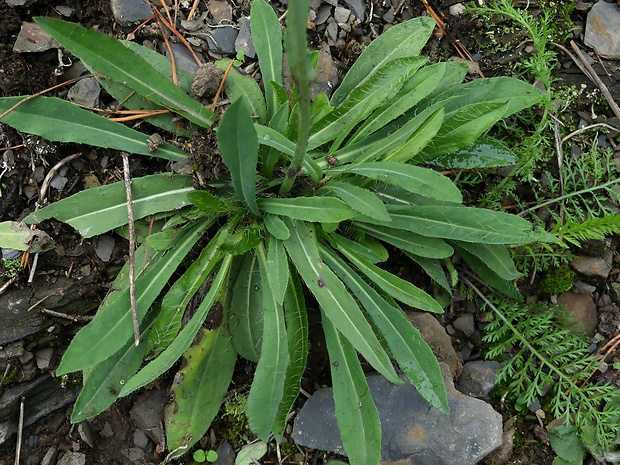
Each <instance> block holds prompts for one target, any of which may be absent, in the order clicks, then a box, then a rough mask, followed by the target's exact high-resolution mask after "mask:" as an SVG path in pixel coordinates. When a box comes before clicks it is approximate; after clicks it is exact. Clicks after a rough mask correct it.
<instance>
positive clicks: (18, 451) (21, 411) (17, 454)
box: [15, 397, 26, 465]
mask: <svg viewBox="0 0 620 465" xmlns="http://www.w3.org/2000/svg"><path fill="white" fill-rule="evenodd" d="M25 402H26V398H25V397H22V398H21V402H20V404H19V424H18V426H17V445H16V446H15V465H19V459H20V455H21V451H22V435H23V433H24V403H25Z"/></svg>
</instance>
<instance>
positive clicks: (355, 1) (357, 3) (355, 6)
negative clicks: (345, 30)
mask: <svg viewBox="0 0 620 465" xmlns="http://www.w3.org/2000/svg"><path fill="white" fill-rule="evenodd" d="M344 2H345V3H346V4H347V5H348V6H349V8H351V10H353V13H354V14H355V16H357V18H358V19H359V20H360V21H364V16H365V14H366V7H365V6H364V3H365V2H362V0H345V1H344Z"/></svg>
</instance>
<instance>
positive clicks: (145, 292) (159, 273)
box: [57, 220, 210, 387]
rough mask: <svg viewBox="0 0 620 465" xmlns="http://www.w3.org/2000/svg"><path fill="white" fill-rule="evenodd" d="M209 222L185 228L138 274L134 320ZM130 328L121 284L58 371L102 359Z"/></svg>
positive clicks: (115, 348) (73, 343)
mask: <svg viewBox="0 0 620 465" xmlns="http://www.w3.org/2000/svg"><path fill="white" fill-rule="evenodd" d="M209 224H210V222H209V221H207V220H203V221H201V222H198V223H196V224H195V225H193V226H192V227H191V228H188V230H187V232H186V233H185V234H183V236H181V237H180V238H179V240H178V242H177V244H175V246H174V247H173V248H172V249H171V250H170V251H168V252H166V253H165V255H163V257H162V258H161V259H159V260H158V261H157V262H156V263H155V265H154V266H153V267H152V268H151V269H150V270H149V271H147V272H145V273H144V274H142V275H141V276H140V277H138V279H137V280H136V300H137V304H138V311H137V313H138V321H142V319H143V318H144V315H145V314H146V312H147V310H148V309H149V308H150V307H151V304H152V303H153V301H154V300H155V298H156V297H157V296H158V295H159V293H160V292H161V290H162V289H163V287H164V286H165V285H166V284H167V283H168V280H169V279H170V276H172V274H173V273H174V271H175V270H176V268H177V267H178V266H179V264H180V263H181V261H182V260H183V259H184V258H185V256H186V255H187V253H188V252H189V251H190V250H191V248H192V247H193V246H194V244H195V243H196V241H198V239H199V238H200V236H201V235H202V233H203V232H204V230H205V229H206V228H207V227H208V225H209ZM132 328H133V325H132V314H131V306H130V304H129V289H128V288H125V289H123V290H122V291H120V292H119V293H118V295H117V297H116V298H115V299H113V300H111V301H105V302H104V303H103V304H102V305H101V307H99V310H98V311H97V314H96V315H95V318H93V320H92V321H91V322H90V323H88V324H87V325H86V326H84V327H83V328H82V329H81V330H80V331H79V332H78V333H77V334H76V335H75V336H74V337H73V340H72V341H71V344H70V345H69V348H68V349H67V351H66V352H65V354H64V356H63V358H62V361H61V362H60V366H59V367H58V369H57V373H58V375H59V376H60V375H62V374H65V373H71V372H74V371H79V370H83V369H85V368H88V367H91V366H93V365H96V364H98V363H100V362H102V361H103V360H105V359H106V358H108V357H109V356H111V355H113V354H114V353H116V352H117V351H118V350H119V349H120V348H121V347H123V346H124V345H125V343H126V342H127V341H128V340H129V339H130V338H131V337H132V334H133V329H132ZM125 387H126V386H125Z"/></svg>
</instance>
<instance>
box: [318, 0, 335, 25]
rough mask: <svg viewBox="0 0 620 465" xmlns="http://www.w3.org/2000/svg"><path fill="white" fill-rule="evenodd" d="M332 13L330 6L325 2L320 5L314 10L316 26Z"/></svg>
mask: <svg viewBox="0 0 620 465" xmlns="http://www.w3.org/2000/svg"><path fill="white" fill-rule="evenodd" d="M331 14H332V7H331V6H330V5H328V4H326V3H324V4H323V5H321V6H320V8H319V9H318V10H317V12H316V18H315V22H316V24H317V26H318V25H319V24H323V23H324V22H325V21H327V19H328V18H329V17H330V16H331Z"/></svg>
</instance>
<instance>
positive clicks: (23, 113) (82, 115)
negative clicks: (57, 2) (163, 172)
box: [0, 18, 187, 161]
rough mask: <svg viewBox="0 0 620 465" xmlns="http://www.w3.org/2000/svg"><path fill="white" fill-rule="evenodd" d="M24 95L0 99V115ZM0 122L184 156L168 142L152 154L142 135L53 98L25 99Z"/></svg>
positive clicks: (57, 137) (60, 137)
mask: <svg viewBox="0 0 620 465" xmlns="http://www.w3.org/2000/svg"><path fill="white" fill-rule="evenodd" d="M48 19H51V18H48ZM121 47H122V45H121ZM123 48H124V47H123ZM160 79H161V76H160ZM24 98H25V97H4V98H1V99H0V114H1V113H4V112H5V111H6V110H8V109H9V108H11V107H13V105H15V104H17V103H18V102H21V101H22V100H24ZM2 122H3V123H5V124H8V125H9V126H11V127H13V128H15V129H17V130H18V131H22V132H26V133H28V134H36V135H37V136H41V137H44V138H45V139H47V140H52V141H55V142H74V143H78V144H88V145H94V146H95V147H105V148H110V149H115V150H122V151H125V152H129V153H135V154H139V155H147V156H149V157H158V158H163V159H165V160H172V161H179V160H183V159H185V158H187V154H186V153H185V152H183V151H182V150H180V149H178V148H176V147H175V146H174V145H171V144H169V143H168V142H164V143H163V144H162V145H160V146H159V147H158V148H157V150H156V151H155V152H153V153H151V152H149V150H148V147H147V144H146V139H147V136H146V135H145V134H143V133H141V132H139V131H136V130H135V129H131V128H129V127H127V126H124V125H122V124H120V123H116V122H114V121H112V120H109V119H108V118H104V117H103V116H99V115H97V114H95V113H92V112H90V111H87V110H83V109H81V108H80V107H78V106H77V105H74V104H73V103H70V102H67V101H66V100H62V99H59V98H56V97H36V98H34V99H32V100H28V101H27V102H25V103H23V104H21V105H20V106H19V107H17V108H16V109H15V110H13V111H12V112H10V113H9V114H7V115H6V116H5V117H4V118H2Z"/></svg>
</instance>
